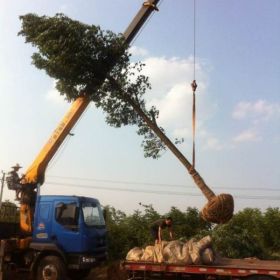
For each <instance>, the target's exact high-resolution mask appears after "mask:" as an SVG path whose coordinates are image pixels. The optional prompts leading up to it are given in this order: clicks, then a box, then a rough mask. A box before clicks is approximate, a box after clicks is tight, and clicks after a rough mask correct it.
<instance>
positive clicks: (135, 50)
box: [129, 46, 149, 57]
mask: <svg viewBox="0 0 280 280" xmlns="http://www.w3.org/2000/svg"><path fill="white" fill-rule="evenodd" d="M129 53H131V54H132V55H134V56H141V57H145V56H147V55H148V54H149V52H148V50H146V49H144V48H140V47H137V46H131V47H130V48H129Z"/></svg>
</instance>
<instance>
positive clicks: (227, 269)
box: [123, 258, 280, 280]
mask: <svg viewBox="0 0 280 280" xmlns="http://www.w3.org/2000/svg"><path fill="white" fill-rule="evenodd" d="M123 267H124V269H125V270H126V272H127V275H128V278H127V279H128V280H133V279H135V280H136V279H137V280H152V279H247V280H273V279H274V280H276V279H280V261H266V260H258V259H228V258H221V259H219V260H218V261H216V262H215V263H214V264H212V265H184V264H168V263H151V262H131V261H125V262H124V263H123Z"/></svg>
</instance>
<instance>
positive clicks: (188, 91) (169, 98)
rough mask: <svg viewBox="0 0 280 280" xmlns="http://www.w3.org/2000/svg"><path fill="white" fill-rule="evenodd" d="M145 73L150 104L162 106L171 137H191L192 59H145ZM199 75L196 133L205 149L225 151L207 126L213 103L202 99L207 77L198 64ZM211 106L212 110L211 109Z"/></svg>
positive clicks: (161, 120) (163, 122)
mask: <svg viewBox="0 0 280 280" xmlns="http://www.w3.org/2000/svg"><path fill="white" fill-rule="evenodd" d="M143 62H144V63H145V65H146V66H145V67H144V69H143V74H144V75H146V76H148V77H149V79H150V82H151V84H152V90H151V91H150V92H148V93H147V96H146V100H147V105H148V106H151V105H155V106H156V107H157V108H158V109H159V112H160V114H159V119H158V123H159V125H160V126H162V127H163V128H164V129H166V130H167V131H168V134H169V136H171V138H173V139H174V138H185V139H186V138H188V139H191V138H192V103H193V101H192V88H191V85H190V84H191V82H192V80H193V59H192V58H188V59H180V58H177V57H173V58H165V57H148V58H146V59H145V60H144V61H143ZM196 69H197V70H196V71H197V72H196V74H197V76H198V77H199V78H198V89H197V92H198V94H199V105H198V106H199V108H202V107H203V108H205V110H201V111H200V114H199V116H198V117H197V120H196V135H197V137H199V138H200V140H201V141H202V142H203V143H204V144H203V145H204V147H205V148H206V149H214V150H222V149H224V148H225V145H224V144H221V143H220V142H219V140H218V139H217V138H214V137H212V136H211V135H210V134H209V133H208V132H207V130H206V129H205V128H204V123H205V121H206V120H207V119H208V118H209V116H208V114H209V110H212V109H213V106H212V105H211V106H210V105H209V104H208V105H207V104H205V103H206V101H205V100H204V98H203V95H204V92H205V89H206V87H207V86H206V85H207V76H206V71H205V70H204V66H203V65H201V64H200V63H197V65H196ZM197 101H198V100H197ZM209 108H212V109H209Z"/></svg>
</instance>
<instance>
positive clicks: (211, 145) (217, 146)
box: [204, 136, 226, 151]
mask: <svg viewBox="0 0 280 280" xmlns="http://www.w3.org/2000/svg"><path fill="white" fill-rule="evenodd" d="M225 147H226V146H225V144H222V143H221V142H220V141H219V139H218V138H216V137H213V136H210V137H207V139H206V141H205V145H204V149H207V150H208V149H210V150H216V151H220V150H223V149H224V148H225Z"/></svg>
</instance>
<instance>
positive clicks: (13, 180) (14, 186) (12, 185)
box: [7, 163, 22, 200]
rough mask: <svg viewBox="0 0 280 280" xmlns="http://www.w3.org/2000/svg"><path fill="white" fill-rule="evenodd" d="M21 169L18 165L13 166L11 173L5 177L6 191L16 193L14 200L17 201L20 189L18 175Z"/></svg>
mask: <svg viewBox="0 0 280 280" xmlns="http://www.w3.org/2000/svg"><path fill="white" fill-rule="evenodd" d="M20 168H22V167H21V166H20V165H19V164H18V163H17V164H16V165H15V166H12V169H13V170H12V171H10V172H9V175H8V176H7V185H8V189H10V190H15V191H16V199H17V200H19V197H18V195H19V191H20V189H21V185H20V180H21V178H20V177H19V175H18V171H19V169H20Z"/></svg>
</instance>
